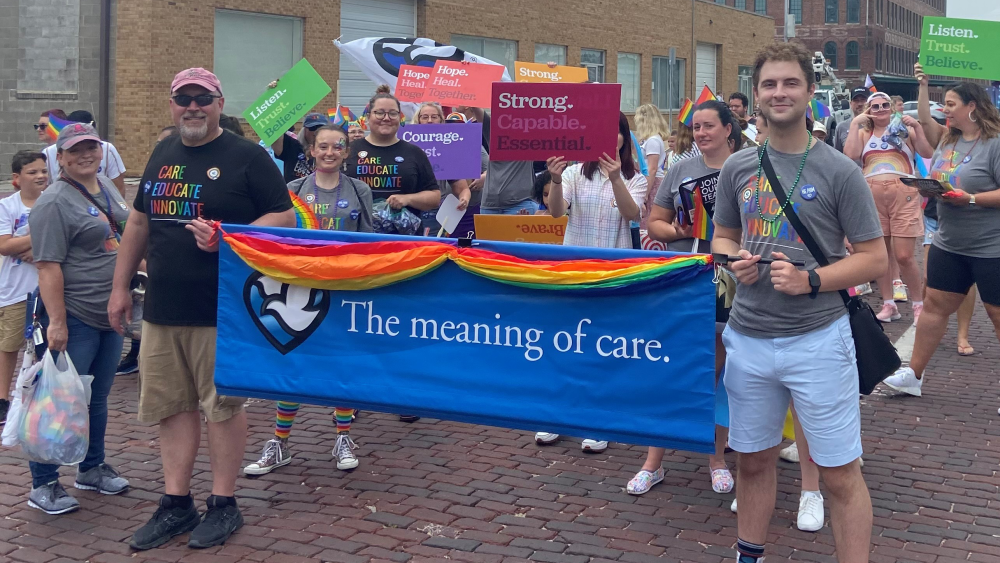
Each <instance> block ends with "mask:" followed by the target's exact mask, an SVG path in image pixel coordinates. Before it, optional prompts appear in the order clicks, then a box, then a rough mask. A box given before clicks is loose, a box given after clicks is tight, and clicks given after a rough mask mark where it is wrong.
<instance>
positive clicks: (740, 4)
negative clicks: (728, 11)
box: [736, 0, 753, 10]
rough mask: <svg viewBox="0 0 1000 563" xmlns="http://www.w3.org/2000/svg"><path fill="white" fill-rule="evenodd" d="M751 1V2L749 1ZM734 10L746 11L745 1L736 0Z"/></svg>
mask: <svg viewBox="0 0 1000 563" xmlns="http://www.w3.org/2000/svg"><path fill="white" fill-rule="evenodd" d="M751 1H753V0H751ZM736 9H737V10H746V9H747V0H736Z"/></svg>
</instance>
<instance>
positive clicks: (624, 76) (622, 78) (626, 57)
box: [618, 53, 641, 113]
mask: <svg viewBox="0 0 1000 563" xmlns="http://www.w3.org/2000/svg"><path fill="white" fill-rule="evenodd" d="M640 60H641V57H640V56H639V55H638V54H636V53H618V83H619V84H621V85H622V101H621V110H622V111H623V112H626V113H632V112H634V111H635V108H637V107H639V67H640V65H639V61H640Z"/></svg>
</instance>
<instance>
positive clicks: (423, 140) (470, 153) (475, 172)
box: [398, 123, 483, 180]
mask: <svg viewBox="0 0 1000 563" xmlns="http://www.w3.org/2000/svg"><path fill="white" fill-rule="evenodd" d="M398 136H399V138H400V139H401V140H403V141H406V142H407V143H413V144H414V145H417V146H418V147H420V148H421V149H423V150H424V152H425V153H427V159H428V160H430V161H431V167H432V168H433V169H434V177H435V178H437V179H438V180H468V179H470V178H478V177H479V175H480V174H481V173H482V155H481V153H480V147H481V146H482V139H483V124H482V123H441V124H437V123H435V124H426V125H407V126H406V127H403V128H401V129H400V130H399V133H398Z"/></svg>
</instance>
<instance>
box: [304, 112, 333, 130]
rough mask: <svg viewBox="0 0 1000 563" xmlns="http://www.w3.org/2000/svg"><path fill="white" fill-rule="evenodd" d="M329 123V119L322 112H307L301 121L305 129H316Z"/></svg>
mask: <svg viewBox="0 0 1000 563" xmlns="http://www.w3.org/2000/svg"><path fill="white" fill-rule="evenodd" d="M328 123H330V120H329V119H328V118H327V117H326V116H325V115H323V114H322V113H307V114H306V118H305V119H304V120H303V121H302V126H303V127H305V128H306V129H317V128H319V127H322V126H324V125H326V124H328Z"/></svg>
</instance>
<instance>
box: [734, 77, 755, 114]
mask: <svg viewBox="0 0 1000 563" xmlns="http://www.w3.org/2000/svg"><path fill="white" fill-rule="evenodd" d="M737 76H738V77H739V91H740V92H743V95H745V96H746V97H747V100H749V101H750V106H749V107H748V108H747V113H753V107H754V103H753V67H752V66H739V67H737Z"/></svg>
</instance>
